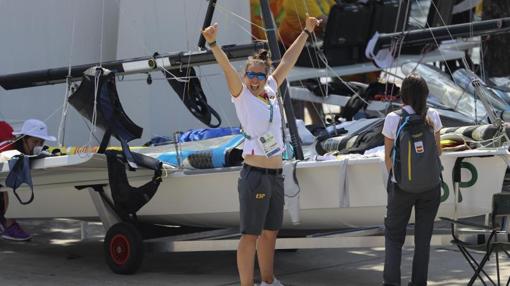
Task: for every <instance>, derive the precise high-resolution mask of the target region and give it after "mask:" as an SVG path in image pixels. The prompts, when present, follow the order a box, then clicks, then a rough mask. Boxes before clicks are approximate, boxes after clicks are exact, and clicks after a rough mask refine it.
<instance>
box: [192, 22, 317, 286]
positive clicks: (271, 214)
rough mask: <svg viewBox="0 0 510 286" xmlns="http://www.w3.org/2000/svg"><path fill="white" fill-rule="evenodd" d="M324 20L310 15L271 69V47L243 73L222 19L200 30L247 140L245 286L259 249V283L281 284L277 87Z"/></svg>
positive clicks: (241, 265)
mask: <svg viewBox="0 0 510 286" xmlns="http://www.w3.org/2000/svg"><path fill="white" fill-rule="evenodd" d="M320 22H321V21H320V20H318V19H316V18H313V17H308V18H307V19H306V26H305V29H304V30H303V32H301V34H300V35H299V36H298V37H297V38H296V40H295V41H294V43H293V44H292V45H291V46H290V47H289V49H288V50H287V52H286V53H285V54H284V55H283V57H282V59H281V61H280V64H279V65H278V66H277V67H276V69H275V70H274V71H272V70H271V60H270V56H269V54H268V52H267V51H265V50H262V51H259V52H258V53H256V54H255V55H254V56H252V57H249V58H248V61H247V62H246V65H245V69H244V72H243V74H242V75H241V76H239V74H238V72H237V71H236V70H235V68H234V67H233V66H232V65H231V64H230V61H229V60H228V57H227V56H226V55H225V53H224V52H223V50H222V49H221V47H220V46H218V45H217V44H216V34H217V32H218V24H214V25H212V26H209V27H207V28H206V29H205V30H204V31H203V32H202V34H203V35H204V37H205V39H206V41H207V42H208V44H209V46H210V47H211V50H212V52H213V54H214V57H215V58H216V61H217V62H218V64H219V65H220V67H221V68H222V69H223V72H224V74H225V78H226V80H227V85H228V88H229V91H230V94H231V96H232V102H233V103H234V106H235V109H236V113H237V117H238V118H239V121H240V122H241V127H242V129H243V132H244V135H245V137H246V140H245V142H244V146H243V158H244V166H243V168H242V170H241V173H240V178H239V182H238V191H239V205H240V228H241V234H242V235H241V239H240V241H239V246H238V248H237V268H238V270H239V276H240V278H241V285H243V286H245V285H253V272H254V264H255V254H257V258H258V263H259V269H260V273H261V279H262V283H261V285H282V284H281V283H280V282H279V281H278V280H277V279H276V278H274V274H273V260H274V248H275V244H276V236H277V234H278V230H279V229H280V227H281V225H282V220H283V204H284V195H283V176H282V153H283V151H284V144H283V138H282V137H283V136H282V131H281V130H282V120H281V114H280V108H279V105H278V98H277V90H278V87H279V86H280V85H281V84H282V83H283V81H284V79H285V78H286V77H287V74H288V73H289V71H290V70H291V69H292V67H294V64H295V63H296V61H297V58H298V56H299V54H300V53H301V50H302V49H303V47H304V45H305V42H306V40H307V39H308V37H310V35H311V33H312V32H313V31H314V29H315V28H316V27H317V26H318V25H319V24H320Z"/></svg>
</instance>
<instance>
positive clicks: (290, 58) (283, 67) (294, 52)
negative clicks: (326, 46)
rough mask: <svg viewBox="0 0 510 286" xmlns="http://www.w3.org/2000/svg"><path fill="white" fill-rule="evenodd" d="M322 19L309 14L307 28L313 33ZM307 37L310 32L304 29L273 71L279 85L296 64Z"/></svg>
mask: <svg viewBox="0 0 510 286" xmlns="http://www.w3.org/2000/svg"><path fill="white" fill-rule="evenodd" d="M321 21H322V20H318V19H317V18H314V17H308V15H307V18H306V26H305V29H306V30H307V31H309V32H310V33H313V31H314V30H315V27H317V26H319V25H320V23H321ZM307 38H308V34H307V33H305V32H304V31H303V32H302V33H301V34H299V36H298V37H297V38H296V40H294V42H293V43H292V45H290V47H289V49H287V51H286V52H285V54H284V55H283V57H282V59H281V60H280V64H278V67H276V69H275V71H274V72H273V77H274V79H275V80H276V83H277V84H278V86H280V85H281V84H282V82H283V80H284V79H285V78H286V77H287V75H288V74H289V72H290V70H291V69H292V68H293V67H294V65H295V64H296V61H297V59H298V57H299V54H301V51H302V50H303V47H304V46H305V43H306V39H307Z"/></svg>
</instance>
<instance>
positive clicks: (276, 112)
mask: <svg viewBox="0 0 510 286" xmlns="http://www.w3.org/2000/svg"><path fill="white" fill-rule="evenodd" d="M264 89H265V91H266V94H267V95H268V97H269V104H267V103H264V102H263V101H262V100H260V99H258V98H257V97H256V96H255V95H254V94H253V93H251V91H250V90H249V89H248V87H246V85H245V84H244V83H243V89H242V91H241V93H240V94H239V96H238V97H233V96H232V102H233V103H234V106H235V108H236V113H237V118H239V121H240V122H241V127H242V128H243V131H244V132H245V133H246V134H248V135H249V136H250V139H248V138H246V140H245V141H244V147H243V158H244V157H245V155H261V156H265V153H264V150H263V149H262V147H261V146H260V145H259V143H257V139H258V138H259V137H260V136H262V135H264V134H265V133H267V132H270V133H271V134H272V135H273V136H274V138H275V140H276V143H277V144H278V146H279V147H280V151H279V152H277V153H275V154H274V155H273V156H276V155H280V154H282V152H283V148H284V145H283V136H282V116H281V113H280V106H279V104H278V99H277V97H276V92H277V90H278V84H277V83H276V80H275V79H274V77H273V76H269V77H268V78H267V81H266V86H265V87H264ZM271 106H272V109H273V112H272V113H273V119H272V121H271V122H269V119H270V116H271V111H270V110H271Z"/></svg>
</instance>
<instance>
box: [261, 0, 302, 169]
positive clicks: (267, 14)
mask: <svg viewBox="0 0 510 286" xmlns="http://www.w3.org/2000/svg"><path fill="white" fill-rule="evenodd" d="M260 9H261V12H262V19H263V21H264V26H265V27H266V35H267V40H268V43H269V50H270V51H271V55H272V60H273V65H275V66H276V65H278V63H279V62H280V59H281V54H280V49H279V48H278V40H277V38H276V32H275V24H274V18H273V15H272V14H271V10H270V9H269V3H268V0H260ZM288 92H289V90H288V87H287V80H286V79H283V83H282V84H281V85H280V94H281V96H282V97H283V104H284V108H285V114H286V116H287V124H288V125H289V131H290V138H291V140H292V145H293V147H294V150H295V152H296V159H298V160H303V159H304V156H303V149H302V148H301V141H300V140H299V134H298V131H297V126H296V120H295V118H296V116H295V115H294V109H293V108H292V101H291V98H290V95H289V94H288ZM284 136H285V134H284Z"/></svg>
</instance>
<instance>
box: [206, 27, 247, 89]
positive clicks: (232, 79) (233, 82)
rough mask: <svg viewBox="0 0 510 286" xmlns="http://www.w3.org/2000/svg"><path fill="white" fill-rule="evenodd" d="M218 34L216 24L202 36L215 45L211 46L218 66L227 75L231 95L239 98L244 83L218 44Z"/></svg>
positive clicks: (208, 28)
mask: <svg viewBox="0 0 510 286" xmlns="http://www.w3.org/2000/svg"><path fill="white" fill-rule="evenodd" d="M217 32H218V23H214V25H212V26H209V27H207V28H205V30H203V31H202V35H204V38H205V40H206V41H207V42H208V43H210V44H211V43H213V45H212V46H211V51H212V53H213V55H214V58H215V59H216V61H217V62H218V65H220V67H221V69H222V70H223V73H224V74H225V78H226V79H227V85H228V89H229V91H230V94H232V96H233V97H238V96H239V94H240V93H241V91H242V90H243V83H242V81H241V78H239V74H238V73H237V71H236V69H235V68H234V67H233V66H232V64H231V63H230V61H229V59H228V57H227V55H226V54H225V52H224V51H223V50H222V49H221V47H220V46H219V45H217V44H216V34H217Z"/></svg>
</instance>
